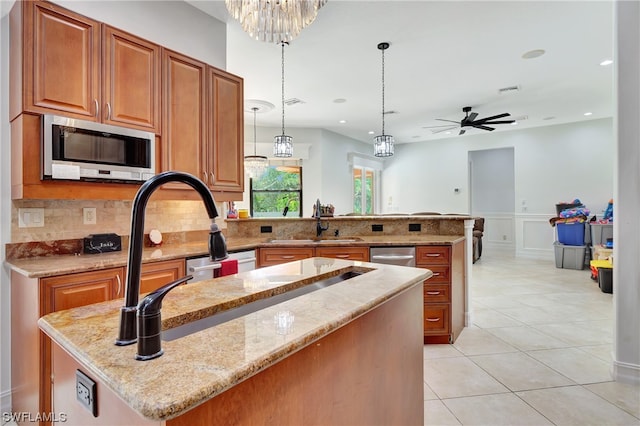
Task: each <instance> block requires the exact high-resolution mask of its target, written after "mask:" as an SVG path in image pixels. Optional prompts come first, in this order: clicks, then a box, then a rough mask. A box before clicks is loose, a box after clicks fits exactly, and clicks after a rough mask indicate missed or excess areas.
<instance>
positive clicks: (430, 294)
mask: <svg viewBox="0 0 640 426" xmlns="http://www.w3.org/2000/svg"><path fill="white" fill-rule="evenodd" d="M427 294H428V295H429V296H437V295H439V294H440V292H439V291H428V292H427Z"/></svg>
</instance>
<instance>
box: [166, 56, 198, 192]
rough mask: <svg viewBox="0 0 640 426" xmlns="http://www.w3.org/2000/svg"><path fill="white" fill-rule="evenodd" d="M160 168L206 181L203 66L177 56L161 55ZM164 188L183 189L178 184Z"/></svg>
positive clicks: (187, 58)
mask: <svg viewBox="0 0 640 426" xmlns="http://www.w3.org/2000/svg"><path fill="white" fill-rule="evenodd" d="M162 67H163V68H162V70H163V110H164V114H163V117H162V125H163V130H162V168H163V170H164V171H167V170H176V171H181V172H186V173H190V174H192V175H194V176H196V177H198V178H199V179H202V180H203V181H204V182H209V179H208V177H209V174H210V171H209V170H206V169H205V168H204V167H203V166H204V163H205V158H204V155H203V153H204V152H206V151H205V143H206V131H207V127H206V121H205V112H206V102H205V96H206V91H205V83H206V74H205V72H206V65H205V64H204V63H202V62H198V61H196V60H194V59H191V58H189V57H187V56H184V55H180V54H179V53H175V52H171V51H169V50H165V51H164V54H163V65H162ZM165 186H166V187H173V188H184V187H185V186H184V185H180V184H167V185H165Z"/></svg>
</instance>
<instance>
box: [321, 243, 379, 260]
mask: <svg viewBox="0 0 640 426" xmlns="http://www.w3.org/2000/svg"><path fill="white" fill-rule="evenodd" d="M316 256H320V257H333V258H336V259H348V260H359V261H362V262H368V261H369V248H368V247H342V246H330V247H325V246H322V247H317V248H316Z"/></svg>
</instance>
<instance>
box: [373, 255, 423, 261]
mask: <svg viewBox="0 0 640 426" xmlns="http://www.w3.org/2000/svg"><path fill="white" fill-rule="evenodd" d="M371 259H375V260H411V259H413V256H409V255H407V256H403V255H394V254H390V255H383V254H376V255H374V256H372V257H371Z"/></svg>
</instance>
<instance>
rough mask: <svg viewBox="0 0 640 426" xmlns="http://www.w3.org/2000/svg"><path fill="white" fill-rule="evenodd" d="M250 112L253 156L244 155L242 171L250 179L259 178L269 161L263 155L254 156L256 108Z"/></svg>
mask: <svg viewBox="0 0 640 426" xmlns="http://www.w3.org/2000/svg"><path fill="white" fill-rule="evenodd" d="M251 111H253V155H245V157H244V171H245V172H246V173H247V174H248V175H249V177H250V178H259V177H260V176H262V175H263V174H264V172H265V171H266V170H267V167H269V160H268V159H267V157H265V156H264V155H257V154H256V145H257V142H256V113H257V112H258V108H257V107H253V108H251Z"/></svg>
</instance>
